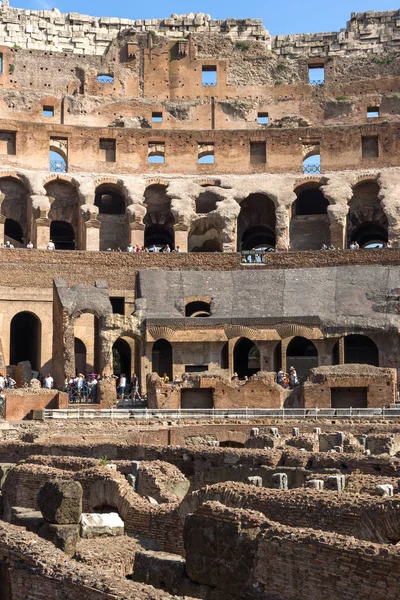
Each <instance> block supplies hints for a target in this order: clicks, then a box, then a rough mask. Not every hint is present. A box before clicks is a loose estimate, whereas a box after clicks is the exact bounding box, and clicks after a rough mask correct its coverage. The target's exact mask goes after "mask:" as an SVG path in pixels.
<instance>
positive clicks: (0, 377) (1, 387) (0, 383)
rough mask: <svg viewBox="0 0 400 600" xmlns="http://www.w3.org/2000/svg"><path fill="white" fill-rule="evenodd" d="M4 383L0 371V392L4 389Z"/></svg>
mask: <svg viewBox="0 0 400 600" xmlns="http://www.w3.org/2000/svg"><path fill="white" fill-rule="evenodd" d="M5 385H6V382H5V379H4V375H3V373H0V392H2V391H3V390H4V386H5Z"/></svg>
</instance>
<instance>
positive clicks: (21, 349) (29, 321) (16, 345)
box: [10, 311, 42, 371]
mask: <svg viewBox="0 0 400 600" xmlns="http://www.w3.org/2000/svg"><path fill="white" fill-rule="evenodd" d="M41 337H42V323H41V320H40V319H39V317H38V316H37V315H36V314H35V313H32V312H30V311H21V312H19V313H17V314H15V315H14V316H13V318H12V319H11V322H10V364H13V365H16V364H18V363H19V362H21V361H26V360H28V361H30V363H31V366H32V369H34V370H36V371H39V369H40V366H41Z"/></svg>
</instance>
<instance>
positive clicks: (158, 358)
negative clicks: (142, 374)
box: [151, 339, 172, 380]
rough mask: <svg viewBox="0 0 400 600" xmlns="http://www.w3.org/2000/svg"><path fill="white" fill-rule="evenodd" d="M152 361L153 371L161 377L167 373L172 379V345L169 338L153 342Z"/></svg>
mask: <svg viewBox="0 0 400 600" xmlns="http://www.w3.org/2000/svg"><path fill="white" fill-rule="evenodd" d="M151 362H152V370H153V373H157V374H158V375H159V376H160V377H162V376H163V375H164V373H166V374H167V375H168V377H169V379H170V380H172V346H171V344H170V343H169V342H167V340H163V339H161V340H157V341H156V342H155V343H154V344H153V350H152V353H151Z"/></svg>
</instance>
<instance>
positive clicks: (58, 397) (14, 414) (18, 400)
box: [6, 389, 68, 421]
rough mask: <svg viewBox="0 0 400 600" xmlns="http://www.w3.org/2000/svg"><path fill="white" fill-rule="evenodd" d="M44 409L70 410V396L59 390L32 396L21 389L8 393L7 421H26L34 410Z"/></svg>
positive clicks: (41, 392) (43, 391) (44, 391)
mask: <svg viewBox="0 0 400 600" xmlns="http://www.w3.org/2000/svg"><path fill="white" fill-rule="evenodd" d="M44 408H52V409H57V408H68V394H65V393H64V392H59V391H58V390H49V391H46V390H41V391H40V393H38V394H30V393H29V391H28V392H26V391H25V390H19V389H15V390H8V391H7V392H6V419H7V421H20V420H22V419H26V418H28V417H29V416H30V414H31V411H32V410H42V409H44Z"/></svg>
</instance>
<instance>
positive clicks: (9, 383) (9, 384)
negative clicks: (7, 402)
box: [5, 375, 16, 389]
mask: <svg viewBox="0 0 400 600" xmlns="http://www.w3.org/2000/svg"><path fill="white" fill-rule="evenodd" d="M5 383H6V388H7V389H13V388H15V384H16V381H15V379H13V378H12V377H11V375H7V377H6V381H5Z"/></svg>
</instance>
